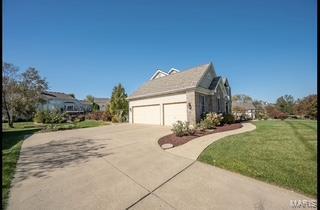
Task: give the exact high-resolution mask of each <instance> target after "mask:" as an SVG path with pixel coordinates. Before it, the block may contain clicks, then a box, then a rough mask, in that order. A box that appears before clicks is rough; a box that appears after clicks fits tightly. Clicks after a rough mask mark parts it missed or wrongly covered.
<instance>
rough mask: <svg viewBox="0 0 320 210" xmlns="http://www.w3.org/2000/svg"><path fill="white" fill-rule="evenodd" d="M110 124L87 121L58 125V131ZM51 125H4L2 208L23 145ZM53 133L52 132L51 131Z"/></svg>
mask: <svg viewBox="0 0 320 210" xmlns="http://www.w3.org/2000/svg"><path fill="white" fill-rule="evenodd" d="M107 124H108V122H103V121H96V120H85V121H82V122H76V123H63V124H56V125H55V126H56V127H55V129H56V130H66V129H76V128H89V127H97V126H102V125H107ZM47 126H49V125H42V124H35V123H33V122H17V123H14V128H10V127H9V126H8V123H2V129H3V130H2V140H1V141H2V207H3V208H5V207H6V205H7V201H8V197H9V190H10V185H11V180H12V178H13V175H14V172H15V169H16V164H17V161H18V158H19V154H20V149H21V145H22V142H23V140H24V139H26V138H27V137H28V136H30V135H32V134H34V133H36V132H38V131H41V130H43V129H45V128H46V127H47ZM49 131H52V130H49Z"/></svg>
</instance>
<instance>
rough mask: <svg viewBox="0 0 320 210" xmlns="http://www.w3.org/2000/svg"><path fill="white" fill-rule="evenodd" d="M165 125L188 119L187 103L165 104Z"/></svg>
mask: <svg viewBox="0 0 320 210" xmlns="http://www.w3.org/2000/svg"><path fill="white" fill-rule="evenodd" d="M163 113H164V114H163V117H164V125H172V124H173V123H175V122H176V121H177V120H181V121H187V104H186V103H176V104H165V105H164V106H163Z"/></svg>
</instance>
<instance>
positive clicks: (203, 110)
mask: <svg viewBox="0 0 320 210" xmlns="http://www.w3.org/2000/svg"><path fill="white" fill-rule="evenodd" d="M200 107H201V114H203V113H205V112H206V107H205V96H202V95H200Z"/></svg>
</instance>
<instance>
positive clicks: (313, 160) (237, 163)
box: [198, 120, 317, 197]
mask: <svg viewBox="0 0 320 210" xmlns="http://www.w3.org/2000/svg"><path fill="white" fill-rule="evenodd" d="M254 124H255V125H256V126H257V129H256V130H254V131H252V132H249V133H243V134H239V135H235V136H229V137H225V138H223V139H221V140H219V141H217V142H214V143H213V144H211V145H210V146H209V147H207V148H206V149H205V150H204V151H203V152H202V153H201V155H200V156H199V158H198V160H199V161H202V162H205V163H208V164H211V165H215V166H218V167H221V168H224V169H227V170H230V171H234V172H238V173H241V174H243V175H247V176H250V177H254V178H256V179H259V180H262V181H266V182H269V183H273V184H276V185H279V186H282V187H285V188H288V189H292V190H294V191H297V192H301V193H303V194H305V195H308V196H311V197H315V196H316V195H317V121H311V120H285V121H277V120H267V121H257V122H254Z"/></svg>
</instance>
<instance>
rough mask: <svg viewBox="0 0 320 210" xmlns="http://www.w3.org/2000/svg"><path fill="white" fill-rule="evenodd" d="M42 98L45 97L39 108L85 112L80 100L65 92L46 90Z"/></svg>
mask: <svg viewBox="0 0 320 210" xmlns="http://www.w3.org/2000/svg"><path fill="white" fill-rule="evenodd" d="M41 98H42V99H43V103H41V104H39V105H38V109H39V110H47V111H54V110H56V111H60V112H68V113H82V112H84V108H83V106H82V104H81V103H80V101H79V100H77V99H75V98H73V97H72V96H70V95H68V94H65V93H60V92H49V91H46V92H43V93H41Z"/></svg>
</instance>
